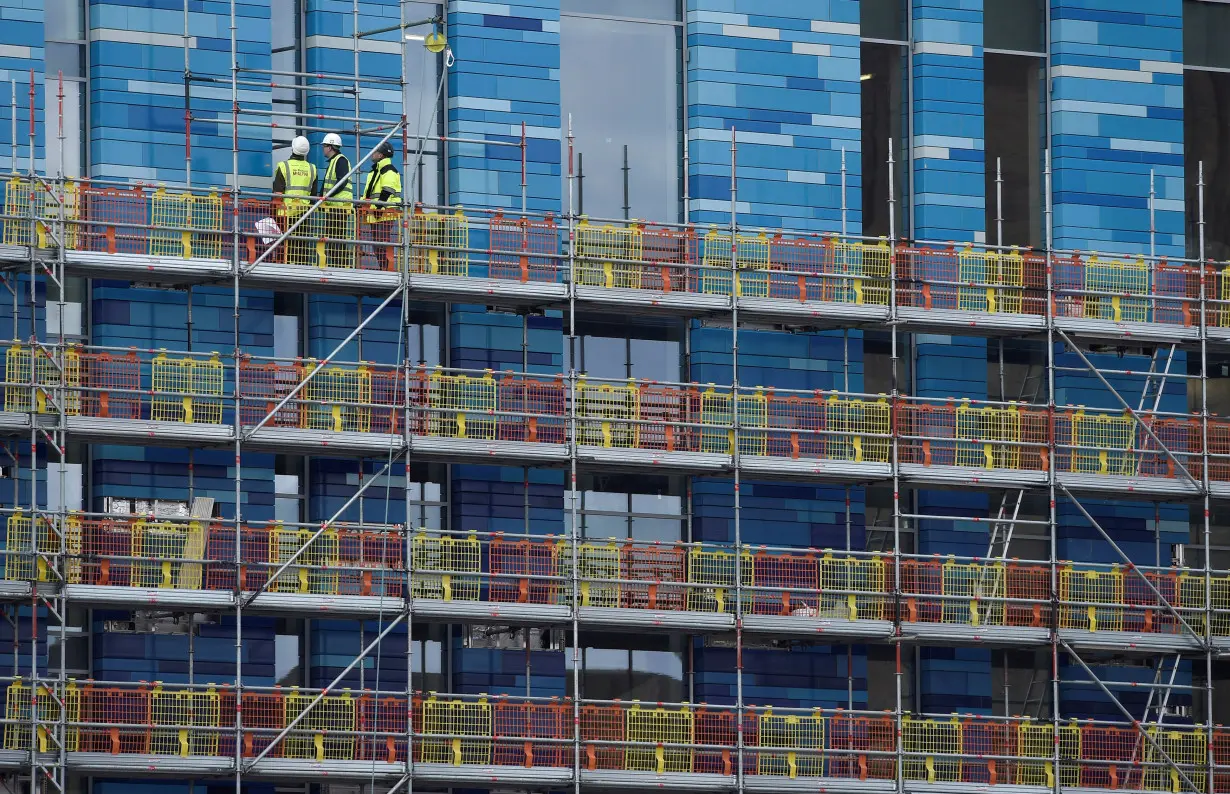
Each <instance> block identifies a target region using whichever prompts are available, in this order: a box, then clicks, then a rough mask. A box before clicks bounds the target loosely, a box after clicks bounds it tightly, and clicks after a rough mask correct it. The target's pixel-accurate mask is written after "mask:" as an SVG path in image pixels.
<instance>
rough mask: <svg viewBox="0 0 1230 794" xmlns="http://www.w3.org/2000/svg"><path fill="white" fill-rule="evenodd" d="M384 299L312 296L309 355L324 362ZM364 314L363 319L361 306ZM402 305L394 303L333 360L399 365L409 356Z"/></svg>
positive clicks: (309, 323) (309, 311)
mask: <svg viewBox="0 0 1230 794" xmlns="http://www.w3.org/2000/svg"><path fill="white" fill-rule="evenodd" d="M382 301H383V298H362V299H359V298H354V297H346V296H340V295H312V296H310V297H309V298H308V317H307V323H308V355H310V356H313V357H315V358H324V357H325V356H328V355H329V354H330V353H333V352H334V350H335V349H336V348H337V346H338V344H339V343H341V341H342V340H343V339H345V338H346V337H347V336H348V335H349V334H350V332H351V331H353V330H354V329H355V327H356V326H357V325H358V324H359V323H360V322H362V321H363V320H365V319H367V318H368V317H370V316H371V314H372V312H374V311H375V310H376V309H377V308H378V307H379V306H380V304H381V302H382ZM360 303H361V304H362V307H363V311H362V314H361V315H360V312H359V306H360ZM401 314H402V306H401V302H400V301H393V302H391V303H390V304H389V305H388V306H386V307H385V308H384V309H383V310H382V311H381V312H380V314H379V315H377V316H376V317H375V318H373V319H372V320H371V322H369V323H368V324H367V325H366V326H364V328H363V330H362V331H361V332H360V333H359V335H358V336H357V337H356V338H355V339H353V340H351V341H350V342H349V343H348V344H347V345H346V346H345V347H343V348H342V349H341V350H338V351H337V353H336V355H334V356H333V360H334V361H338V362H354V361H360V360H361V361H370V362H374V363H378V364H399V363H401V362H402V361H404V360H405V359H406V358H407V357H408V356H407V352H406V345H405V342H404V341H403V340H402V339H401Z"/></svg>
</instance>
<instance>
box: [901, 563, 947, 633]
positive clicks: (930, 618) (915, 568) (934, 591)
mask: <svg viewBox="0 0 1230 794" xmlns="http://www.w3.org/2000/svg"><path fill="white" fill-rule="evenodd" d="M943 592H944V566H943V563H942V562H940V561H939V560H902V561H901V609H902V612H903V614H902V615H901V620H903V621H905V622H907V623H939V622H941V621H942V620H943V619H944V604H943V601H942V600H941V599H939V598H936V597H935V596H939V595H941V594H943Z"/></svg>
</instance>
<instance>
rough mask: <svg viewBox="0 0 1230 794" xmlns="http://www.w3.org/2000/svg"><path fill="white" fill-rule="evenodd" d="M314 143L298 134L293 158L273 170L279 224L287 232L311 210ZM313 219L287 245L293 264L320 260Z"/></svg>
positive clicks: (293, 143)
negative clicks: (311, 223)
mask: <svg viewBox="0 0 1230 794" xmlns="http://www.w3.org/2000/svg"><path fill="white" fill-rule="evenodd" d="M310 148H311V146H310V145H309V144H308V139H307V138H305V137H303V136H302V135H299V136H297V137H296V138H295V139H294V140H293V141H292V142H291V144H290V159H288V160H283V161H282V162H280V163H278V165H277V168H275V169H274V172H273V199H274V203H275V205H276V206H277V208H278V225H279V226H281V227H282V231H283V232H285V231H286V230H287V229H289V228H290V227H291V226H293V225H294V223H295V221H297V220H299V218H300V217H301V216H302V215H303V213H305V212H307V209H308V207H310V206H311V205H312V196H315V195H317V193H316V166H315V165H313V164H312V163H309V162H308V159H307V157H308V151H309V150H310ZM309 221H310V219H309ZM309 225H310V223H309V222H308V221H305V222H304V223H302V224H300V225H299V227H298V228H297V229H295V231H294V232H293V233H292V234H291V239H290V240H289V241H288V242H287V245H286V261H287V262H288V263H289V264H292V265H314V264H316V254H315V249H316V246H315V243H313V242H311V241H310V239H304V238H310V237H312V234H311V229H310V228H308V227H309Z"/></svg>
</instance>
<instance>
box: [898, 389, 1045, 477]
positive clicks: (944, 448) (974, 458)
mask: <svg viewBox="0 0 1230 794" xmlns="http://www.w3.org/2000/svg"><path fill="white" fill-rule="evenodd" d="M896 408H897V410H896V411H895V416H894V422H895V423H896V429H897V433H898V434H899V436H900V440H899V442H898V450H899V454H900V455H901V461H902V462H903V463H916V464H921V465H923V466H972V467H975V468H982V467H985V466H991V467H994V468H1012V469H1020V470H1023V471H1045V470H1046V468H1047V462H1048V461H1047V451H1046V447H1045V446H1040V445H1045V444H1046V443H1047V442H1048V440H1049V439H1050V422H1049V419H1048V416H1047V413H1046V411H1045V410H1041V409H1033V408H1027V407H1023V406H1013V407H1011V408H1009V407H1006V406H986V405H981V404H978V403H957V402H950V403H945V404H942V405H941V404H936V403H914V402H906V401H902V402H899V403H897V406H896Z"/></svg>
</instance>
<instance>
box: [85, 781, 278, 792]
mask: <svg viewBox="0 0 1230 794" xmlns="http://www.w3.org/2000/svg"><path fill="white" fill-rule="evenodd" d="M222 788H223V787H222V786H219V785H217V784H216V783H215V784H207V783H200V782H192V783H189V782H186V781H177V780H162V779H159V780H157V781H151V780H149V779H145V780H99V779H97V778H95V779H94V785H93V789H92V792H93V794H223V792H222ZM234 788H235V787H234V784H231V785H230V786H229V787H228V788H227V791H233V790H234ZM276 790H277V787H276V786H275V785H274V784H273V783H250V782H248V781H244V784H243V794H274V792H275V791H276Z"/></svg>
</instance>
